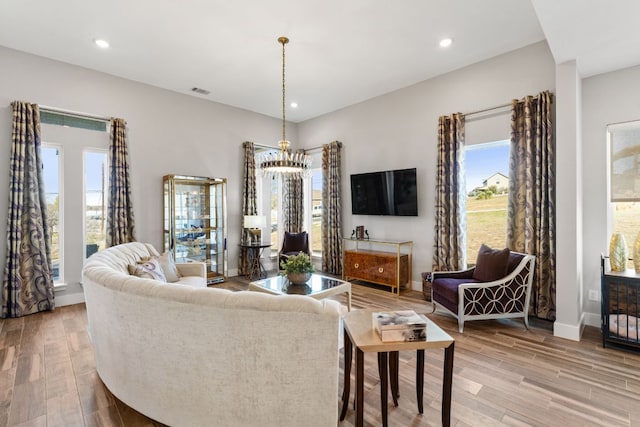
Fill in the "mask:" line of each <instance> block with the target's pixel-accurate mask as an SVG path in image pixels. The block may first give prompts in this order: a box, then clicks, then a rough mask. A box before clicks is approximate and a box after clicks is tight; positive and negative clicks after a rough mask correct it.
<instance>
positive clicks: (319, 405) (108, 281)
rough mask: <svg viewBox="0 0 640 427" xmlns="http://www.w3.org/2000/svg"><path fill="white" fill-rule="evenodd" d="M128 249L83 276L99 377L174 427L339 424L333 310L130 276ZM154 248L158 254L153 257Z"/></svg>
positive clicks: (112, 251)
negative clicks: (154, 253) (155, 253)
mask: <svg viewBox="0 0 640 427" xmlns="http://www.w3.org/2000/svg"><path fill="white" fill-rule="evenodd" d="M152 250H153V248H152V247H150V246H149V245H145V244H143V243H127V244H124V245H119V246H115V247H112V248H108V249H106V250H104V251H101V252H98V253H96V254H94V255H93V256H91V258H89V259H88V260H87V262H86V264H85V267H84V271H83V286H84V292H85V300H86V305H87V316H88V322H89V335H90V337H91V342H92V344H93V348H94V353H95V362H96V368H97V371H98V374H99V376H100V378H101V379H102V381H103V382H104V384H105V385H106V386H107V388H108V389H109V390H110V391H111V392H112V393H113V394H114V395H115V396H117V397H118V398H119V399H121V400H122V401H123V402H125V403H126V404H127V405H129V406H131V407H132V408H134V409H136V410H138V411H140V412H142V413H143V414H145V415H147V416H149V417H150V418H153V419H155V420H157V421H160V422H162V423H164V424H168V425H171V426H214V425H216V426H302V425H304V426H335V425H336V424H337V414H338V398H339V396H338V355H339V352H338V337H339V326H338V323H339V318H340V306H339V303H337V302H336V301H332V300H322V301H316V300H314V299H311V298H308V297H304V296H298V295H291V296H272V295H267V294H262V293H257V292H256V293H253V292H231V291H228V290H223V289H214V288H206V287H204V288H198V287H193V286H185V285H181V284H173V283H162V282H159V281H156V280H152V279H144V278H139V277H135V276H131V275H129V273H128V270H127V266H128V265H129V264H130V263H135V262H136V261H137V260H139V259H141V258H143V257H145V256H148V255H149V254H151V251H152ZM153 251H154V250H153Z"/></svg>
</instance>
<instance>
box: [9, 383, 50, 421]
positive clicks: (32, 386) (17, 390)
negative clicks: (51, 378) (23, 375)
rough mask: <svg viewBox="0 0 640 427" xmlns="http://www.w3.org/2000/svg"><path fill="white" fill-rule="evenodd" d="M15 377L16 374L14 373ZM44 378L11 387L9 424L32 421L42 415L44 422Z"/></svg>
mask: <svg viewBox="0 0 640 427" xmlns="http://www.w3.org/2000/svg"><path fill="white" fill-rule="evenodd" d="M16 378H17V375H16ZM44 383H45V380H44V379H39V380H36V381H27V382H24V383H22V384H16V385H15V386H14V388H13V396H12V399H11V411H10V412H9V423H8V425H9V426H15V425H18V424H23V423H27V422H33V421H34V420H35V419H37V418H38V417H42V416H44V419H45V424H46V405H45V384H44Z"/></svg>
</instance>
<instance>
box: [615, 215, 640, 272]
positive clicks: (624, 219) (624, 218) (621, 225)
mask: <svg viewBox="0 0 640 427" xmlns="http://www.w3.org/2000/svg"><path fill="white" fill-rule="evenodd" d="M638 218H640V202H618V203H613V232H614V233H622V235H623V236H624V240H625V242H626V243H627V256H628V257H629V258H631V257H633V244H634V242H635V240H636V237H637V236H638V233H640V222H639V221H638ZM627 268H633V261H629V262H628V263H627Z"/></svg>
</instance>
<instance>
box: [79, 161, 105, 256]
mask: <svg viewBox="0 0 640 427" xmlns="http://www.w3.org/2000/svg"><path fill="white" fill-rule="evenodd" d="M106 167H107V152H106V151H85V153H84V189H85V190H84V191H85V197H84V218H85V220H84V221H85V222H84V224H85V229H84V239H85V256H86V257H89V256H91V255H92V254H93V253H95V252H97V251H100V250H102V249H104V248H105V227H106V209H107V206H106V196H107V188H106V182H107V181H106V175H105V174H106Z"/></svg>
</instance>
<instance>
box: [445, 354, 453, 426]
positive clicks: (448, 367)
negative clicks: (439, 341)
mask: <svg viewBox="0 0 640 427" xmlns="http://www.w3.org/2000/svg"><path fill="white" fill-rule="evenodd" d="M454 344H455V342H452V343H451V345H450V346H449V347H447V348H445V349H444V376H443V378H442V425H443V426H449V425H450V424H451V387H452V385H453V351H454Z"/></svg>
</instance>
